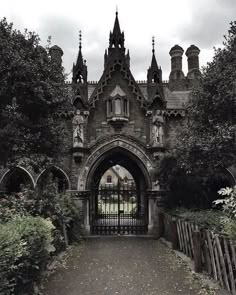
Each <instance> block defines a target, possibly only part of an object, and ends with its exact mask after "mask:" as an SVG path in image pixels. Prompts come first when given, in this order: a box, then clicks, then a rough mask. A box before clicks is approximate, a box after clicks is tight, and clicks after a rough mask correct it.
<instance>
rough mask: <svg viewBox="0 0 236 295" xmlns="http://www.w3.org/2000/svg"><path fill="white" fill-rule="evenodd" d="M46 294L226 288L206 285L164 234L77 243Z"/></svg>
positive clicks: (137, 294) (160, 294)
mask: <svg viewBox="0 0 236 295" xmlns="http://www.w3.org/2000/svg"><path fill="white" fill-rule="evenodd" d="M42 294H43V295H116V294H118V295H154V294H155V295H167V294H168V295H176V294H184V295H197V294H199V295H200V294H209V295H210V294H212V295H213V294H214V295H215V294H217V295H219V294H224V293H221V291H214V290H212V289H209V288H205V287H203V286H202V282H201V280H200V279H199V278H198V277H196V276H194V275H193V274H192V273H191V272H190V270H189V268H188V267H187V265H186V264H185V263H184V262H183V261H182V260H181V259H180V258H178V257H176V255H175V253H173V251H171V250H170V249H169V248H168V247H167V246H166V245H163V244H162V243H161V242H160V241H158V240H149V239H141V238H125V237H120V238H98V239H90V240H87V241H85V242H83V243H81V244H80V245H78V246H73V247H71V249H69V251H68V252H67V254H66V255H65V256H64V257H63V259H62V261H61V262H60V263H59V265H58V266H57V268H56V271H55V272H54V273H53V274H51V275H50V276H49V277H48V279H47V280H46V281H45V283H44V288H43V290H42Z"/></svg>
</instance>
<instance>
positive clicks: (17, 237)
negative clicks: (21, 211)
mask: <svg viewBox="0 0 236 295" xmlns="http://www.w3.org/2000/svg"><path fill="white" fill-rule="evenodd" d="M53 229H54V226H53V225H52V223H51V222H50V221H49V220H46V219H43V218H41V217H32V216H15V217H14V218H13V219H12V220H9V221H8V222H6V223H0V295H8V294H28V293H29V294H30V292H32V288H33V282H35V281H37V280H38V279H39V278H40V273H41V272H42V270H43V269H45V267H46V265H47V263H48V262H49V259H50V253H51V252H53V251H54V250H55V249H54V247H53V245H52V242H53V238H52V231H53ZM30 289H31V291H29V290H30ZM31 294H32V293H31Z"/></svg>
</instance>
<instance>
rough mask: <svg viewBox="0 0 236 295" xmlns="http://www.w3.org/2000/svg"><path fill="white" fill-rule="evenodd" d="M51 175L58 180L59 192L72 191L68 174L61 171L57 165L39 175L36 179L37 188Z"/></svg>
mask: <svg viewBox="0 0 236 295" xmlns="http://www.w3.org/2000/svg"><path fill="white" fill-rule="evenodd" d="M50 173H51V174H52V175H53V177H55V178H57V179H58V190H59V191H62V190H68V189H71V183H70V179H69V176H68V175H67V173H66V172H65V171H64V170H63V169H61V168H60V167H58V166H56V165H52V166H50V167H48V168H46V169H44V170H43V171H41V173H40V174H39V175H38V177H37V179H36V186H37V187H40V186H42V182H43V180H44V179H45V178H46V177H47V176H48V174H50Z"/></svg>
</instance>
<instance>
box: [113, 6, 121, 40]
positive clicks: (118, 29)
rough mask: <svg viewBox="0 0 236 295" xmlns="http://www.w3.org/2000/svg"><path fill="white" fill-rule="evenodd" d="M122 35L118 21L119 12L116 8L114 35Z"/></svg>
mask: <svg viewBox="0 0 236 295" xmlns="http://www.w3.org/2000/svg"><path fill="white" fill-rule="evenodd" d="M120 34H121V31H120V24H119V19H118V10H117V7H116V19H115V23H114V28H113V35H120Z"/></svg>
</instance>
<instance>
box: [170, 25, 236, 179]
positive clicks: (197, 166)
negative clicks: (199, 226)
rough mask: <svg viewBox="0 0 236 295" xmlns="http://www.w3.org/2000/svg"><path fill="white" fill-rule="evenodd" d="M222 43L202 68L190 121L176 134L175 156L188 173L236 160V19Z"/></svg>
mask: <svg viewBox="0 0 236 295" xmlns="http://www.w3.org/2000/svg"><path fill="white" fill-rule="evenodd" d="M223 45H224V47H223V48H222V49H221V48H219V49H215V56H214V58H213V61H212V62H210V63H208V65H207V66H206V67H205V68H203V72H202V76H201V77H200V79H199V81H198V82H197V83H196V85H195V87H194V89H193V91H192V93H191V97H190V100H189V102H188V104H187V108H186V111H187V120H186V121H185V122H184V123H183V126H181V130H179V131H178V133H177V136H176V138H177V139H178V140H177V141H176V150H175V156H176V158H177V159H178V163H179V166H180V167H182V168H184V169H185V170H186V171H187V172H189V173H193V172H194V171H195V172H196V170H197V171H203V172H204V173H206V171H215V170H216V169H217V168H219V167H228V166H231V165H232V164H233V163H235V160H236V159H235V157H236V153H235V152H236V149H235V138H236V136H235V135H236V125H235V118H236V117H235V106H236V105H235V102H236V22H232V23H231V24H230V29H229V31H228V35H227V36H225V41H224V42H223Z"/></svg>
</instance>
